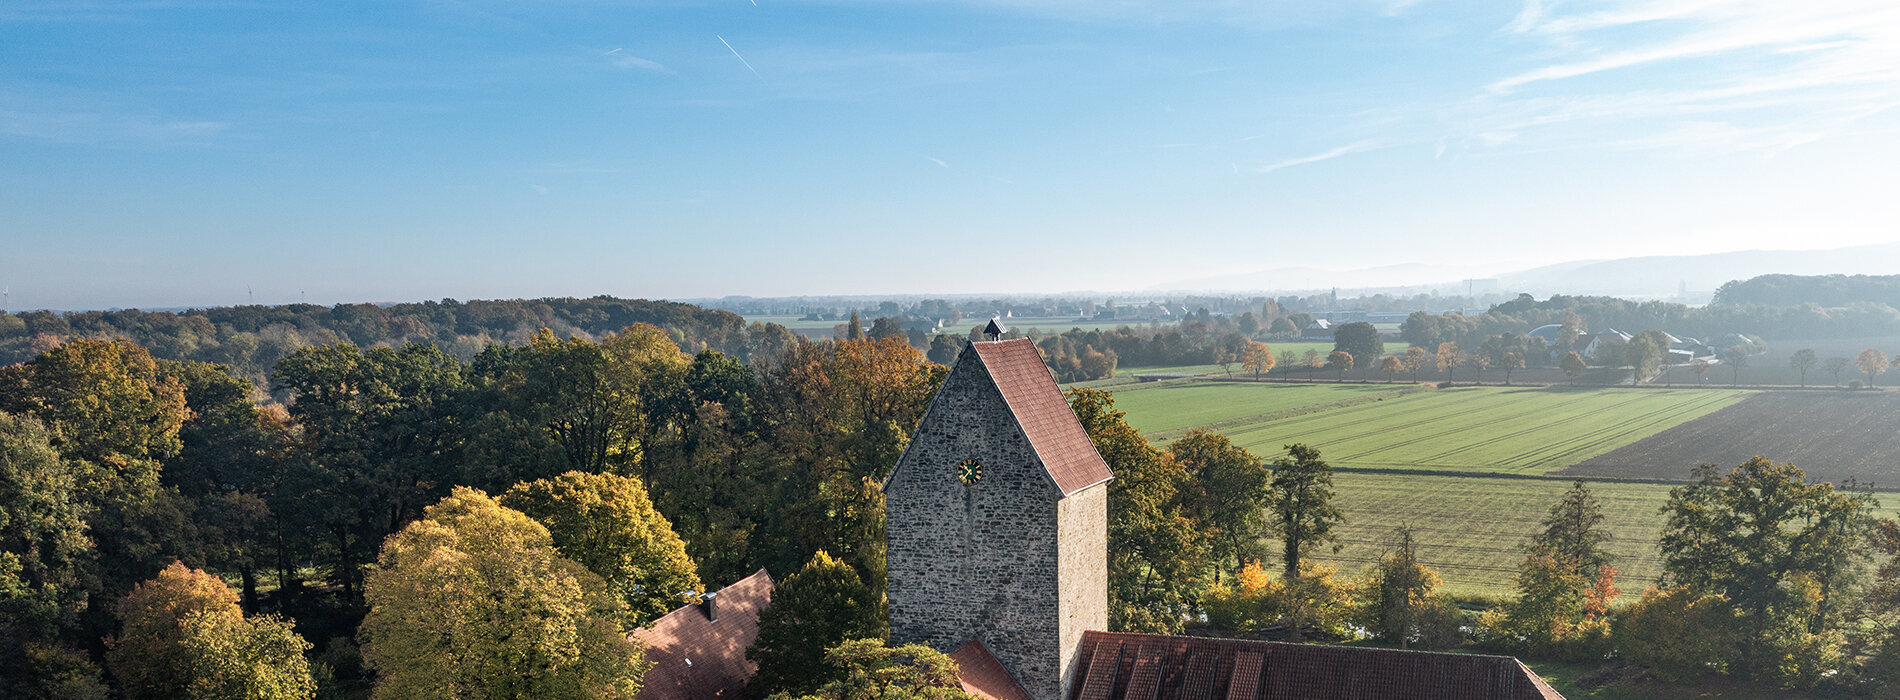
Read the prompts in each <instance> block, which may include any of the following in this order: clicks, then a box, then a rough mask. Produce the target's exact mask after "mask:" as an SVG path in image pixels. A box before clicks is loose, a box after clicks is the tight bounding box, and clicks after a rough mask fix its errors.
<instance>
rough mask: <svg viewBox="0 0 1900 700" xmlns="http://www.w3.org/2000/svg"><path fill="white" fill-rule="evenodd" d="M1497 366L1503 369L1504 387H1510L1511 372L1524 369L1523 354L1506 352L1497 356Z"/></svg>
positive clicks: (1514, 351) (1512, 351) (1511, 351)
mask: <svg viewBox="0 0 1900 700" xmlns="http://www.w3.org/2000/svg"><path fill="white" fill-rule="evenodd" d="M1498 366H1500V367H1503V368H1504V385H1505V386H1510V385H1511V372H1513V371H1516V370H1520V369H1524V353H1521V352H1518V351H1516V350H1507V351H1505V352H1504V354H1502V355H1499V356H1498Z"/></svg>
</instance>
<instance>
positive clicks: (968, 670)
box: [950, 639, 1029, 700]
mask: <svg viewBox="0 0 1900 700" xmlns="http://www.w3.org/2000/svg"><path fill="white" fill-rule="evenodd" d="M950 660H951V661H955V662H957V680H958V681H962V683H963V692H966V693H969V694H971V695H975V696H977V697H979V698H983V699H984V700H1029V692H1028V691H1025V690H1023V687H1022V686H1020V685H1017V684H1016V679H1014V678H1011V677H1010V675H1009V671H1007V670H1005V669H1004V668H1003V664H1001V663H999V662H998V661H997V660H996V657H994V656H991V655H990V648H989V647H986V646H983V642H981V641H979V640H975V639H972V640H970V641H967V642H964V643H963V646H960V647H957V649H956V651H953V652H950Z"/></svg>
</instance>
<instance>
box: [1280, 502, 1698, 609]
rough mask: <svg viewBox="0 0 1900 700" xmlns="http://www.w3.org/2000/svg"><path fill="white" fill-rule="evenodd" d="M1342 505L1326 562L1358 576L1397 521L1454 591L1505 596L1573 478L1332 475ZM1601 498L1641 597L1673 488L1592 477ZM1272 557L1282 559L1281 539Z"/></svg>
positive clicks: (1657, 565) (1615, 544)
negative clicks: (1412, 532) (1526, 546)
mask: <svg viewBox="0 0 1900 700" xmlns="http://www.w3.org/2000/svg"><path fill="white" fill-rule="evenodd" d="M1333 484H1334V487H1335V488H1336V489H1337V497H1336V498H1337V503H1338V505H1339V508H1340V510H1341V512H1343V513H1344V514H1345V516H1346V524H1345V525H1344V526H1343V527H1341V528H1340V530H1339V531H1338V535H1339V538H1338V540H1337V542H1336V544H1339V545H1341V549H1340V551H1339V552H1337V553H1333V552H1329V551H1321V552H1320V553H1319V555H1318V558H1319V560H1320V561H1324V562H1326V563H1329V564H1333V565H1335V566H1338V567H1339V570H1340V573H1341V574H1345V575H1357V574H1359V573H1360V572H1361V571H1364V570H1365V569H1366V567H1368V566H1371V565H1372V564H1373V563H1374V562H1376V561H1378V559H1379V557H1381V556H1382V555H1383V554H1384V552H1385V548H1386V541H1387V540H1388V538H1389V537H1390V536H1391V533H1392V530H1393V528H1396V527H1398V526H1399V525H1400V524H1408V525H1411V526H1412V527H1413V528H1414V529H1416V530H1417V533H1418V541H1419V543H1420V550H1419V555H1420V557H1421V559H1423V560H1424V562H1425V563H1426V564H1429V565H1430V566H1431V567H1432V568H1434V569H1437V570H1438V574H1439V576H1441V577H1443V578H1444V580H1445V585H1446V587H1447V588H1448V590H1450V591H1451V592H1454V593H1461V594H1481V595H1491V596H1503V595H1507V594H1509V593H1510V592H1511V576H1512V574H1514V573H1516V571H1517V565H1518V563H1519V562H1521V561H1523V559H1524V553H1523V551H1522V550H1520V549H1519V548H1518V547H1519V546H1520V545H1521V544H1522V543H1523V542H1524V541H1525V540H1526V538H1528V537H1530V536H1531V534H1533V533H1535V532H1536V531H1537V530H1538V529H1539V526H1538V523H1539V521H1541V520H1542V519H1543V517H1544V514H1545V513H1546V512H1547V511H1549V509H1550V505H1551V504H1552V503H1554V502H1556V500H1557V498H1558V497H1559V496H1560V495H1561V494H1562V492H1563V491H1564V489H1566V488H1569V486H1570V484H1569V482H1566V481H1562V480H1557V479H1513V478H1499V477H1456V476H1435V475H1410V474H1368V473H1357V472H1340V473H1337V474H1335V475H1334V477H1333ZM1590 488H1591V491H1593V492H1594V493H1595V494H1596V496H1597V500H1599V501H1601V502H1602V503H1603V514H1604V516H1605V521H1604V526H1605V527H1606V528H1608V530H1609V531H1610V533H1611V534H1612V535H1614V536H1615V538H1616V539H1615V540H1613V541H1612V542H1611V543H1610V544H1609V550H1610V552H1611V553H1613V554H1615V555H1616V568H1617V570H1618V571H1619V572H1621V577H1620V578H1619V581H1620V583H1619V584H1618V586H1619V587H1620V588H1622V589H1623V591H1624V593H1625V594H1626V595H1639V594H1641V593H1642V590H1643V587H1644V586H1646V585H1648V584H1650V583H1652V582H1654V581H1655V579H1656V576H1657V575H1658V574H1660V573H1661V571H1662V563H1661V560H1660V559H1659V558H1658V556H1657V554H1656V540H1657V538H1658V537H1659V536H1660V535H1661V533H1662V526H1663V516H1662V513H1661V509H1662V506H1663V503H1665V502H1666V501H1667V500H1668V498H1669V487H1668V486H1663V485H1658V484H1631V483H1593V484H1591V486H1590ZM1273 551H1274V559H1275V560H1276V561H1277V560H1278V548H1277V547H1275V548H1274V549H1273Z"/></svg>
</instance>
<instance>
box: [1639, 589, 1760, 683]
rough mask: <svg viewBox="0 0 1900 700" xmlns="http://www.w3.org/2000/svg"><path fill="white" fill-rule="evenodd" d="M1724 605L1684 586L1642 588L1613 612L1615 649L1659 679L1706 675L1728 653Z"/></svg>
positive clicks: (1730, 643) (1728, 628) (1731, 637)
mask: <svg viewBox="0 0 1900 700" xmlns="http://www.w3.org/2000/svg"><path fill="white" fill-rule="evenodd" d="M1726 604H1727V601H1726V600H1724V599H1723V598H1722V596H1720V595H1716V594H1712V593H1704V592H1698V591H1695V590H1693V589H1691V588H1690V587H1688V586H1673V587H1670V588H1667V589H1657V588H1650V589H1648V590H1646V591H1643V598H1642V600H1640V601H1637V602H1636V603H1633V604H1631V605H1630V606H1629V607H1627V608H1624V609H1623V610H1622V612H1620V613H1618V614H1617V616H1616V623H1615V631H1614V635H1615V640H1616V648H1617V651H1618V652H1619V653H1620V654H1621V655H1622V656H1623V657H1624V658H1627V659H1629V660H1630V663H1633V664H1636V665H1638V666H1641V667H1643V668H1644V669H1647V670H1648V671H1649V672H1651V673H1654V674H1656V675H1657V677H1659V678H1662V679H1664V680H1669V681H1677V682H1681V681H1687V680H1690V679H1693V678H1695V677H1697V676H1700V675H1703V674H1706V673H1709V672H1710V671H1713V670H1715V669H1716V668H1718V667H1719V666H1720V665H1721V664H1722V662H1723V660H1725V659H1727V658H1729V657H1730V656H1731V655H1732V654H1733V653H1734V649H1733V646H1734V644H1735V639H1734V634H1733V632H1732V631H1731V627H1732V625H1730V624H1728V619H1727V618H1728V613H1727V611H1726V609H1725V608H1726Z"/></svg>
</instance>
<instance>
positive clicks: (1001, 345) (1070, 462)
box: [970, 338, 1115, 496]
mask: <svg viewBox="0 0 1900 700" xmlns="http://www.w3.org/2000/svg"><path fill="white" fill-rule="evenodd" d="M970 347H972V348H973V349H975V350H976V354H977V357H978V358H979V359H981V360H982V361H983V367H984V368H985V369H987V370H989V373H990V378H991V380H993V381H994V382H996V388H997V389H998V390H1000V391H1002V392H1003V401H1004V402H1006V403H1008V404H1009V410H1010V412H1012V413H1014V414H1016V421H1017V422H1018V423H1020V424H1022V426H1023V434H1025V435H1027V436H1028V437H1029V445H1030V446H1031V447H1033V448H1035V450H1036V455H1037V456H1039V457H1041V458H1042V465H1043V468H1045V469H1047V470H1048V471H1049V477H1050V478H1051V479H1054V480H1055V483H1056V488H1058V489H1061V491H1062V495H1064V496H1068V495H1070V494H1073V493H1075V492H1077V491H1080V490H1082V489H1085V488H1088V487H1090V486H1094V485H1096V484H1099V483H1102V482H1104V481H1107V480H1109V479H1112V478H1114V476H1115V475H1114V473H1112V472H1110V471H1109V470H1108V464H1107V463H1106V462H1103V461H1102V455H1101V454H1100V453H1097V452H1096V451H1095V444H1094V443H1091V442H1089V434H1088V432H1087V431H1085V430H1083V429H1082V423H1081V422H1079V421H1077V420H1076V419H1075V412H1074V411H1072V410H1070V409H1069V401H1068V399H1066V398H1064V397H1063V396H1062V389H1061V388H1059V387H1057V386H1056V378H1055V376H1054V375H1051V374H1049V367H1048V366H1047V365H1044V364H1043V363H1042V353H1041V352H1040V351H1038V350H1036V345H1035V343H1032V342H1030V341H1029V339H1028V338H1021V339H1017V340H1001V341H994V342H978V343H971V344H970Z"/></svg>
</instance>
